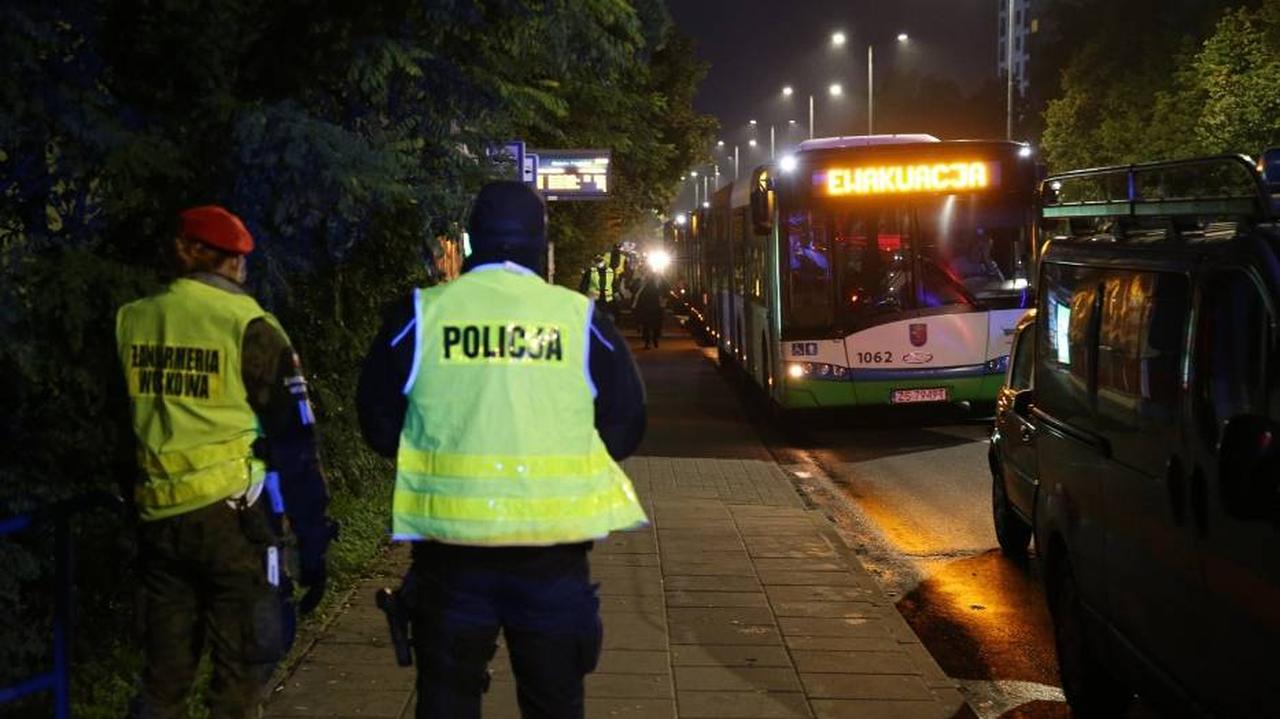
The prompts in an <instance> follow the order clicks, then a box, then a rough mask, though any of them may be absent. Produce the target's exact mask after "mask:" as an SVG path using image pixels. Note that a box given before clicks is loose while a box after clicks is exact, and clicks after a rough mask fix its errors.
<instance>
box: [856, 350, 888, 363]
mask: <svg viewBox="0 0 1280 719" xmlns="http://www.w3.org/2000/svg"><path fill="white" fill-rule="evenodd" d="M891 362H893V353H892V352H859V353H858V364H889V363H891Z"/></svg>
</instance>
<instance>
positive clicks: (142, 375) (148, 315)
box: [116, 279, 279, 520]
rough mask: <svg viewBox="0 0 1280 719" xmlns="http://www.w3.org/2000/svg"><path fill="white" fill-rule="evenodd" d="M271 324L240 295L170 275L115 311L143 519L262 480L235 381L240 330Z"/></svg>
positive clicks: (253, 424) (252, 419) (254, 427)
mask: <svg viewBox="0 0 1280 719" xmlns="http://www.w3.org/2000/svg"><path fill="white" fill-rule="evenodd" d="M256 319H264V320H266V321H269V322H271V323H272V324H273V325H275V326H276V328H277V329H279V325H278V324H277V323H276V322H275V319H274V318H273V317H271V315H269V314H267V313H266V312H265V311H264V310H263V309H262V307H261V306H259V305H258V303H257V302H256V301H255V300H254V299H253V298H252V297H249V296H247V295H238V294H233V293H231V292H227V291H225V290H221V289H218V288H216V287H211V286H209V285H206V284H204V283H203V282H199V281H196V280H190V279H179V280H177V281H175V282H174V283H173V284H171V285H170V286H169V287H168V288H166V289H165V290H164V291H162V292H160V293H159V294H157V295H154V296H152V297H147V298H144V299H141V300H138V301H136V302H131V303H129V304H127V305H125V306H124V307H121V308H120V311H119V312H118V313H117V314H116V341H117V346H118V349H119V353H120V362H121V365H122V367H123V370H124V373H125V380H126V384H127V386H128V390H129V397H130V404H131V407H132V412H133V429H134V433H135V434H136V436H137V438H138V445H139V446H138V463H139V466H140V467H141V468H142V470H143V472H144V474H145V475H146V480H145V481H144V482H143V483H141V484H140V485H139V486H138V487H136V489H135V493H134V494H135V499H136V500H137V504H138V510H139V514H140V515H141V517H142V518H143V519H144V520H156V519H163V518H165V517H172V516H175V515H178V514H183V513H186V512H190V511H193V510H195V509H199V508H201V507H205V506H208V505H210V504H213V503H214V502H217V501H219V500H222V499H226V498H227V497H229V496H231V495H233V494H236V493H237V492H242V491H245V490H246V489H249V488H251V487H252V486H253V485H255V484H257V483H259V482H261V481H263V478H264V476H265V467H264V466H263V464H262V462H260V461H259V460H257V459H255V458H254V456H253V449H252V448H253V442H254V441H255V440H256V439H257V438H258V437H259V436H260V434H261V432H260V429H259V424H258V418H257V416H256V415H255V414H254V412H253V408H252V407H250V406H249V400H248V396H247V394H246V391H245V388H244V381H243V379H242V378H241V374H240V372H241V358H240V351H241V345H242V343H243V341H244V332H245V328H247V327H248V325H249V323H250V322H252V321H254V320H256Z"/></svg>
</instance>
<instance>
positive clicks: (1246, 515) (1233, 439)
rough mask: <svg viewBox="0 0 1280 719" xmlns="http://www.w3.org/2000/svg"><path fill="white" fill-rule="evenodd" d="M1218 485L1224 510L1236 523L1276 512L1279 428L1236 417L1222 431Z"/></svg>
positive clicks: (1279, 507) (1279, 492)
mask: <svg viewBox="0 0 1280 719" xmlns="http://www.w3.org/2000/svg"><path fill="white" fill-rule="evenodd" d="M1218 483H1219V485H1220V492H1221V496H1222V500H1223V504H1224V505H1225V509H1226V510H1227V511H1228V512H1229V513H1230V514H1231V515H1233V516H1235V517H1237V518H1239V519H1268V518H1272V517H1275V516H1277V515H1276V512H1277V511H1280V425H1277V423H1275V422H1272V421H1271V420H1270V419H1268V418H1266V417H1260V416H1257V415H1238V416H1235V417H1232V418H1231V419H1230V420H1228V421H1227V424H1226V426H1225V427H1223V428H1222V441H1221V443H1219V445H1218Z"/></svg>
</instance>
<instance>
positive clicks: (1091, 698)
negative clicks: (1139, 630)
mask: <svg viewBox="0 0 1280 719" xmlns="http://www.w3.org/2000/svg"><path fill="white" fill-rule="evenodd" d="M1050 582H1051V583H1050V585H1049V611H1050V613H1051V614H1052V615H1053V636H1054V644H1055V646H1056V648H1057V650H1058V668H1059V672H1060V673H1061V675H1062V692H1063V693H1064V694H1066V696H1067V703H1068V704H1070V705H1071V711H1072V712H1073V713H1075V715H1076V716H1080V717H1091V718H1092V717H1098V718H1099V719H1105V718H1107V717H1118V716H1120V715H1121V714H1123V713H1124V711H1125V709H1127V708H1128V706H1129V704H1130V703H1132V701H1133V693H1132V692H1131V691H1129V690H1128V689H1127V688H1126V687H1125V686H1124V684H1123V683H1122V682H1120V681H1119V680H1118V679H1116V678H1115V677H1114V676H1112V675H1111V673H1110V672H1108V671H1107V669H1106V667H1105V666H1104V665H1103V664H1102V662H1101V660H1100V659H1099V654H1098V649H1097V647H1095V646H1093V642H1092V640H1091V637H1090V635H1089V630H1088V628H1087V626H1086V624H1085V621H1086V620H1085V616H1084V606H1083V604H1082V603H1081V599H1080V591H1079V587H1078V586H1077V585H1076V580H1075V577H1074V576H1073V575H1072V572H1071V564H1070V562H1068V561H1067V560H1066V558H1065V557H1061V556H1060V557H1058V558H1057V561H1055V562H1054V564H1053V570H1052V575H1051V576H1050Z"/></svg>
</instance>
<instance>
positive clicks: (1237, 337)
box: [1195, 270, 1280, 438]
mask: <svg viewBox="0 0 1280 719" xmlns="http://www.w3.org/2000/svg"><path fill="white" fill-rule="evenodd" d="M1274 325H1275V319H1274V318H1273V317H1272V316H1271V314H1270V312H1269V311H1268V309H1267V304H1266V301H1265V300H1264V298H1263V297H1262V294H1261V293H1260V292H1259V290H1258V286H1257V284H1256V283H1255V282H1254V281H1253V279H1252V278H1251V277H1250V276H1249V275H1248V274H1246V273H1245V272H1243V271H1240V270H1226V271H1219V272H1214V273H1212V274H1209V275H1208V276H1206V277H1205V278H1204V280H1203V281H1202V282H1201V285H1200V307H1199V310H1198V312H1197V318H1196V361H1195V397H1196V413H1197V415H1198V416H1199V418H1200V422H1201V423H1202V424H1201V426H1202V429H1203V430H1204V431H1205V433H1206V436H1208V437H1215V438H1216V437H1217V436H1218V431H1219V430H1220V429H1221V427H1222V424H1223V423H1224V422H1226V421H1227V420H1228V419H1231V417H1233V416H1235V415H1238V414H1266V413H1267V411H1268V408H1267V406H1266V405H1267V399H1266V395H1267V381H1268V377H1267V369H1268V368H1267V358H1268V355H1269V354H1270V353H1271V352H1272V351H1273V350H1272V349H1271V348H1272V347H1273V346H1274V339H1275V338H1274V330H1273V327H1274ZM1273 364H1274V361H1273ZM1272 371H1273V372H1274V369H1273V370H1272ZM1276 379H1280V378H1272V381H1273V382H1274V381H1276Z"/></svg>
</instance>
